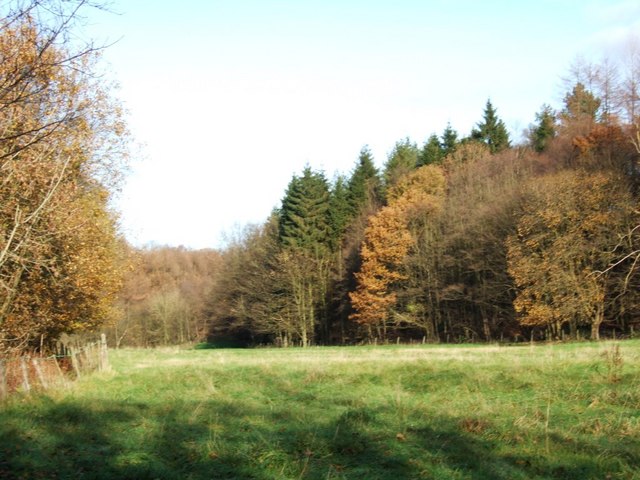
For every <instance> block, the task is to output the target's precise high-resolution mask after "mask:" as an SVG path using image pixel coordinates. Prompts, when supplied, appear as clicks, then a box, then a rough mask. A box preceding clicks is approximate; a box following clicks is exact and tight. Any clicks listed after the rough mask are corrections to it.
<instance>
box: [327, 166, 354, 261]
mask: <svg viewBox="0 0 640 480" xmlns="http://www.w3.org/2000/svg"><path fill="white" fill-rule="evenodd" d="M328 215H329V224H330V227H331V232H330V234H331V249H332V250H336V249H337V248H339V247H340V243H341V241H342V237H343V236H344V232H345V230H346V229H347V226H348V225H349V221H350V220H351V218H352V215H353V210H352V208H351V205H350V203H349V190H348V188H347V180H346V179H345V177H344V176H343V175H340V176H338V177H337V178H336V180H335V182H334V184H333V188H332V189H331V192H330V197H329V211H328Z"/></svg>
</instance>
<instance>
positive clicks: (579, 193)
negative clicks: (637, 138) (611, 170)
mask: <svg viewBox="0 0 640 480" xmlns="http://www.w3.org/2000/svg"><path fill="white" fill-rule="evenodd" d="M527 199H528V200H527V203H526V204H525V205H524V207H523V213H522V215H521V217H520V219H519V222H518V226H517V233H516V234H515V235H511V236H510V237H508V239H507V241H506V247H507V262H508V270H509V274H510V275H511V276H512V278H513V279H514V283H515V285H516V287H517V288H518V292H517V296H516V299H515V301H514V307H515V309H516V311H517V312H518V313H519V314H520V315H521V323H523V324H525V325H549V324H551V323H555V322H560V323H564V322H572V321H576V320H575V319H576V318H578V319H579V322H586V323H589V322H591V321H600V320H596V317H597V314H596V312H597V311H599V310H602V305H603V303H604V301H605V292H606V288H605V286H606V283H607V277H606V276H598V275H594V274H593V273H594V271H596V270H604V269H605V268H606V266H607V265H608V264H609V263H610V261H611V258H612V247H613V246H614V245H615V243H616V242H617V241H618V234H617V233H616V231H617V230H619V231H625V228H626V227H625V222H628V221H629V219H630V214H631V211H632V206H633V201H632V198H631V196H630V193H629V192H628V191H627V190H626V189H625V187H624V184H622V183H621V182H619V181H618V180H617V179H616V178H615V177H614V176H613V175H611V174H605V173H596V172H590V173H586V172H579V171H563V172H559V173H556V174H554V175H548V176H545V177H542V178H537V179H535V180H534V181H533V182H532V183H531V184H530V185H529V187H528V195H527ZM614 205H615V207H613V206H614Z"/></svg>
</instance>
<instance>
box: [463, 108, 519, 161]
mask: <svg viewBox="0 0 640 480" xmlns="http://www.w3.org/2000/svg"><path fill="white" fill-rule="evenodd" d="M471 138H472V139H473V140H478V141H480V142H483V143H485V144H487V145H488V146H489V150H490V151H491V153H496V152H500V151H502V150H504V149H506V148H509V146H510V142H509V133H508V132H507V127H506V126H505V124H504V122H503V121H502V120H500V118H498V115H497V112H496V109H495V108H493V105H492V104H491V100H487V105H486V106H485V109H484V115H483V118H482V121H481V122H479V123H478V124H477V128H474V129H473V130H472V131H471Z"/></svg>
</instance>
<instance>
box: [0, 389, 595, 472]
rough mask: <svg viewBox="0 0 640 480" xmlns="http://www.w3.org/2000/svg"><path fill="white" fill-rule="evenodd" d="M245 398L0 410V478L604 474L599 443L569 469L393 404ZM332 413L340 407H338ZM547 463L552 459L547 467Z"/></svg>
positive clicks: (42, 403) (46, 404)
mask: <svg viewBox="0 0 640 480" xmlns="http://www.w3.org/2000/svg"><path fill="white" fill-rule="evenodd" d="M293 407H294V408H287V406H284V405H283V406H280V407H279V408H276V409H273V408H267V407H266V406H265V407H261V406H256V405H255V404H252V403H250V402H248V401H247V402H245V401H230V400H216V399H211V400H207V401H206V402H193V401H179V400H178V401H174V402H172V403H157V404H147V403H129V402H106V401H94V402H93V403H89V402H87V401H79V400H74V399H67V400H62V401H53V400H50V399H48V398H47V397H42V398H39V399H35V400H33V401H29V402H24V403H20V402H14V403H11V404H8V405H6V406H5V408H3V409H2V410H0V479H18V478H30V479H31V478H33V479H38V478H56V479H89V478H90V479H194V480H196V479H197V480H199V479H256V480H266V479H287V478H307V479H327V478H333V479H338V478H345V479H346V478H348V479H367V480H375V479H381V480H382V479H393V480H399V479H412V478H416V479H417V478H470V479H498V480H506V479H527V478H604V477H605V472H604V471H602V467H601V466H599V465H598V464H597V459H596V458H595V457H597V448H595V447H594V446H590V445H580V446H573V447H572V448H573V449H574V450H575V449H578V450H582V451H584V452H585V453H586V454H585V455H584V456H583V457H581V458H582V460H580V461H575V462H574V463H573V464H571V465H552V464H550V463H548V461H547V460H545V459H541V458H524V457H516V456H508V455H504V454H498V453H496V452H497V445H496V444H495V443H494V442H493V441H490V440H487V439H486V438H484V437H482V436H480V435H473V434H470V433H469V432H465V431H463V430H461V428H460V422H459V420H457V419H453V418H446V417H444V418H438V419H435V420H433V421H429V423H426V421H425V423H424V424H422V425H420V426H418V427H414V428H411V429H408V430H407V431H406V432H405V434H400V433H396V430H395V429H394V428H393V426H390V425H389V424H387V423H385V418H386V417H385V415H386V414H388V412H385V411H376V410H373V409H370V408H367V407H358V406H354V407H347V408H342V409H341V410H340V412H341V413H339V414H338V415H334V416H330V415H326V416H318V417H317V418H314V417H309V416H307V417H301V416H300V413H299V412H300V411H302V410H299V409H298V408H299V407H300V405H297V406H293ZM332 411H334V412H336V411H337V410H335V408H334V410H332ZM545 462H546V463H545Z"/></svg>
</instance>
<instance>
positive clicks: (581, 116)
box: [562, 82, 601, 123]
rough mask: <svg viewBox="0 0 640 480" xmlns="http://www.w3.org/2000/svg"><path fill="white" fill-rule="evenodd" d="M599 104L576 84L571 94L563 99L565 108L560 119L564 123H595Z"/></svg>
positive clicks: (579, 84) (591, 95) (597, 99)
mask: <svg viewBox="0 0 640 480" xmlns="http://www.w3.org/2000/svg"><path fill="white" fill-rule="evenodd" d="M600 103H601V102H600V99H599V98H597V97H596V96H595V95H593V93H591V92H590V91H589V90H587V89H586V88H585V86H584V85H583V84H582V83H580V82H578V83H576V85H575V86H574V87H573V90H572V91H571V93H568V94H567V95H565V97H564V105H565V108H564V110H563V111H562V119H563V120H564V122H565V123H568V122H575V121H583V120H587V121H589V122H595V120H596V117H597V114H598V110H599V109H600Z"/></svg>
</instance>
